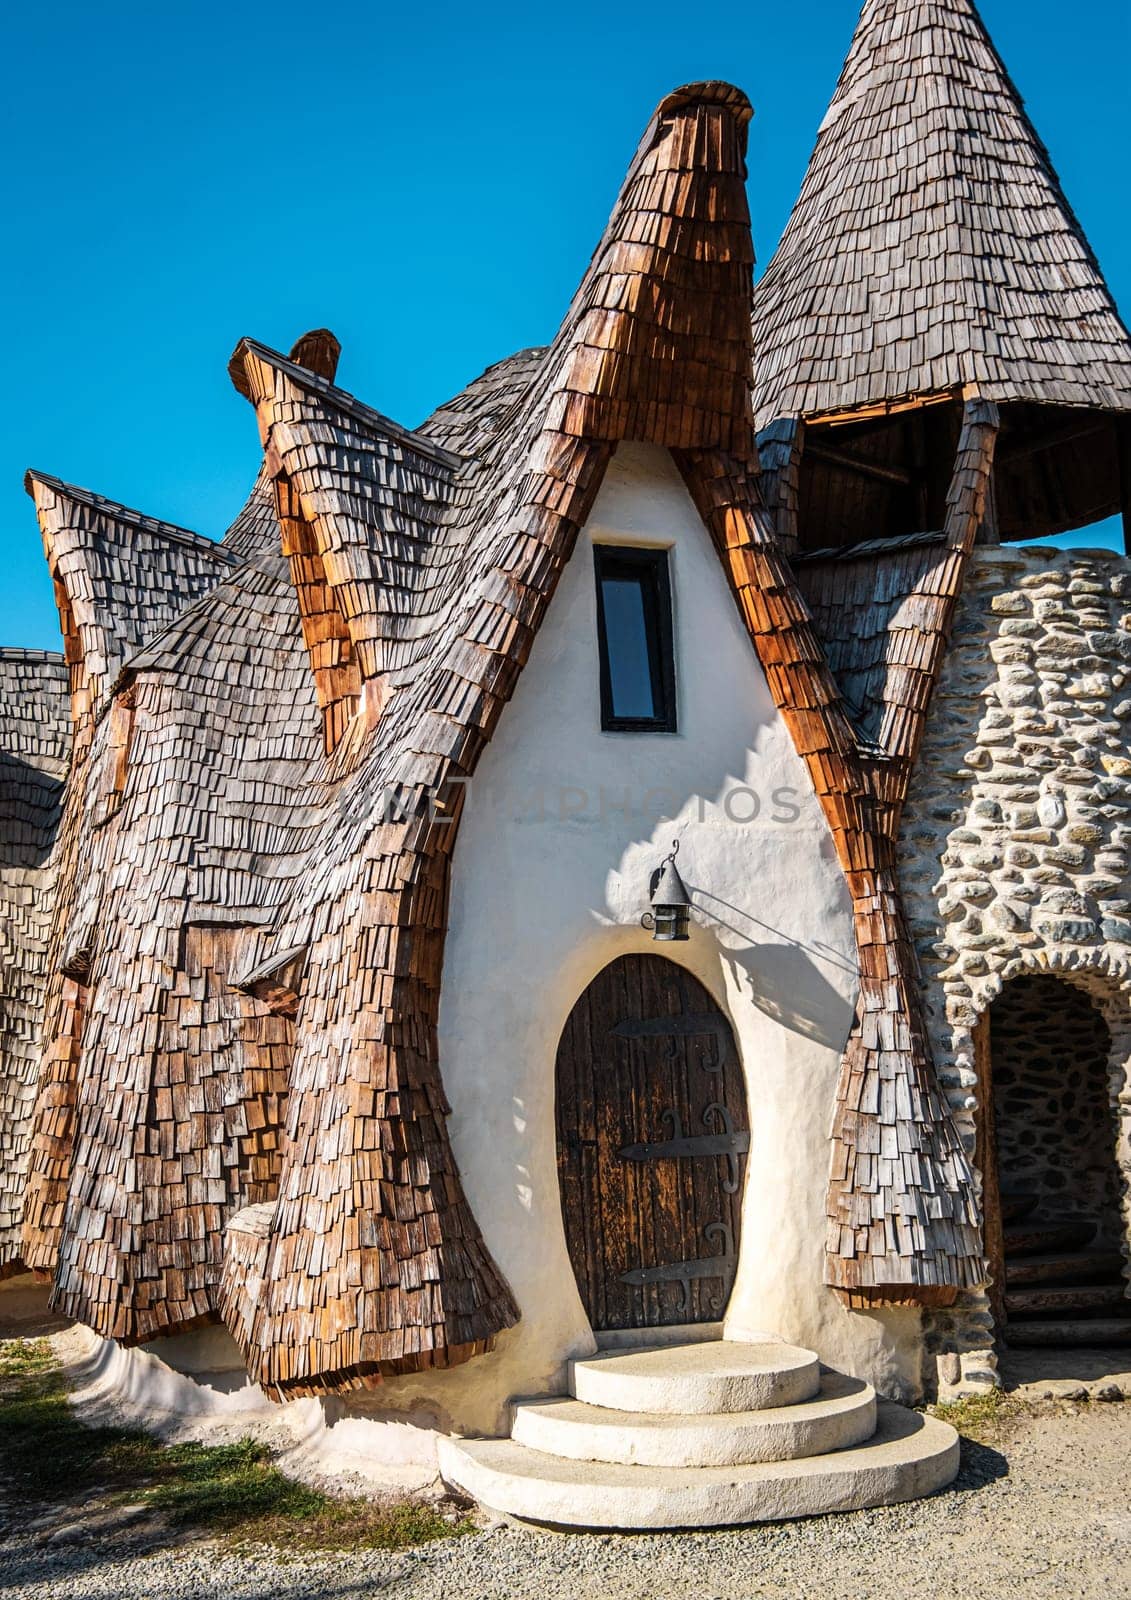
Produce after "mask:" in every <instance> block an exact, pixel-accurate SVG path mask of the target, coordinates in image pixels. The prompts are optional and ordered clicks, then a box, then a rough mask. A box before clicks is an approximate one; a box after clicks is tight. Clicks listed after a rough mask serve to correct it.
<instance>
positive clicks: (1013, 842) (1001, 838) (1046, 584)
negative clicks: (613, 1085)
mask: <svg viewBox="0 0 1131 1600" xmlns="http://www.w3.org/2000/svg"><path fill="white" fill-rule="evenodd" d="M1129 612H1131V561H1128V560H1125V559H1124V558H1122V557H1120V556H1116V555H1113V554H1112V553H1110V552H1108V551H1097V550H1057V549H1054V548H1051V547H1028V548H1025V547H1020V548H1019V547H1016V546H1002V547H987V548H984V549H980V550H979V551H978V552H977V553H976V556H975V560H974V563H973V567H972V571H971V574H970V578H969V580H968V583H967V588H966V592H965V595H964V597H963V600H962V603H961V607H960V610H959V614H958V617H957V621H956V626H955V631H954V635H953V639H952V644H951V649H950V653H949V656H948V659H947V662H946V666H945V668H944V672H943V675H942V678H941V681H940V684H939V687H938V690H937V692H936V696H935V700H934V703H933V706H932V714H931V721H930V725H929V727H928V730H927V734H926V738H925V740H924V744H923V750H922V754H921V757H920V761H919V766H918V771H917V774H916V777H915V781H914V783H913V786H912V792H911V796H910V798H909V801H908V805H907V810H906V814H905V818H904V824H903V834H902V839H901V859H902V872H903V881H904V888H905V892H906V895H907V907H908V913H909V915H910V917H911V922H912V928H913V931H914V934H915V938H916V943H917V948H918V951H919V958H920V962H921V966H922V973H923V979H924V983H925V985H926V987H927V997H928V1009H929V1022H930V1027H931V1033H932V1043H933V1047H934V1051H935V1060H936V1063H937V1066H938V1069H939V1074H940V1078H941V1081H942V1084H943V1086H944V1088H945V1090H946V1092H947V1095H948V1097H949V1100H950V1104H951V1107H952V1109H953V1111H954V1113H955V1116H956V1120H957V1122H958V1125H959V1128H960V1130H961V1132H962V1134H963V1137H964V1139H966V1141H967V1142H968V1145H969V1148H970V1149H971V1150H972V1149H973V1143H974V1113H975V1110H976V1099H975V1093H974V1091H975V1086H976V1081H977V1080H976V1075H975V1071H974V1057H973V1039H972V1030H973V1028H974V1026H975V1024H976V1022H977V1020H978V1018H979V1016H980V1015H981V1013H982V1012H983V1011H984V1010H985V1008H986V1007H987V1006H988V1005H989V1004H990V1002H991V1001H992V1000H993V999H994V998H995V997H996V996H997V995H998V994H999V993H1000V992H1001V989H1002V986H1003V984H1005V983H1007V982H1008V981H1009V980H1010V979H1012V978H1016V977H1019V976H1021V975H1023V974H1026V973H1057V974H1060V975H1061V976H1062V977H1063V978H1064V979H1065V980H1067V981H1068V982H1070V983H1073V984H1075V985H1077V986H1079V987H1081V988H1082V989H1084V990H1085V991H1086V992H1087V993H1088V994H1089V995H1090V996H1091V997H1092V998H1093V999H1094V1001H1095V1002H1096V1004H1097V1005H1098V1006H1099V1009H1100V1011H1101V1013H1102V1015H1103V1017H1104V1020H1105V1022H1106V1023H1107V1026H1108V1029H1109V1031H1110V1034H1111V1053H1110V1057H1109V1061H1108V1084H1107V1092H1108V1096H1109V1103H1110V1104H1111V1105H1112V1106H1113V1107H1114V1108H1115V1110H1116V1115H1117V1117H1118V1159H1119V1163H1120V1167H1121V1170H1122V1174H1123V1179H1122V1188H1123V1195H1122V1205H1123V1221H1124V1239H1125V1241H1126V1239H1127V1235H1128V1231H1129V1228H1128V1188H1129V1185H1131V1078H1129V1075H1128V1062H1129V1059H1131V749H1129V741H1131V632H1129V631H1128V630H1129V628H1131V615H1129V614H1128V613H1129ZM927 1335H928V1341H929V1345H930V1347H931V1348H933V1349H934V1350H935V1351H937V1352H940V1353H946V1354H948V1359H947V1360H945V1361H943V1362H942V1363H941V1364H940V1371H942V1372H943V1373H944V1374H945V1375H946V1376H947V1377H948V1379H949V1378H953V1377H954V1376H955V1375H956V1373H957V1371H958V1369H959V1367H960V1368H961V1376H962V1379H963V1381H964V1382H966V1383H968V1384H976V1383H978V1382H985V1383H988V1382H993V1381H995V1373H996V1364H995V1360H994V1356H993V1348H992V1347H993V1324H992V1318H991V1315H990V1311H989V1303H988V1300H987V1298H986V1296H985V1295H984V1294H982V1293H977V1294H971V1295H965V1296H963V1297H962V1299H961V1300H960V1302H959V1304H958V1305H957V1306H956V1307H955V1308H954V1310H953V1311H951V1312H945V1313H935V1314H933V1315H932V1316H931V1317H930V1318H929V1319H928V1327H927ZM956 1356H957V1357H960V1359H959V1360H956V1359H955V1357H956Z"/></svg>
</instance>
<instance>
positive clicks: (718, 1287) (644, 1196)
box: [555, 955, 749, 1330]
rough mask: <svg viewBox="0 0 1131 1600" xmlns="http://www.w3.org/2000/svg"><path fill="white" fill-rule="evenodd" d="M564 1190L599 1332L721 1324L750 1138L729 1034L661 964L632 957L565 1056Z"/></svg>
mask: <svg viewBox="0 0 1131 1600" xmlns="http://www.w3.org/2000/svg"><path fill="white" fill-rule="evenodd" d="M555 1080H556V1081H555V1088H556V1102H555V1103H556V1120H557V1145H558V1181H559V1187H560V1192H561V1202H562V1217H563V1221H564V1223H565V1233H566V1243H567V1245H568V1248H569V1255H570V1261H571V1263H572V1265H573V1270H574V1275H575V1277H576V1278H577V1286H578V1288H579V1290H580V1292H581V1298H582V1301H583V1303H584V1305H585V1309H586V1312H587V1314H588V1316H589V1321H590V1324H591V1326H592V1327H593V1328H594V1329H595V1330H605V1329H622V1328H650V1327H665V1326H673V1325H677V1324H681V1323H694V1322H714V1321H717V1320H718V1319H719V1318H720V1317H721V1316H722V1315H723V1312H724V1311H725V1309H726V1303H727V1299H728V1297H729V1295H730V1290H731V1285H732V1284H733V1282H734V1274H735V1268H736V1265H737V1262H738V1244H739V1230H740V1226H741V1206H742V1185H743V1178H744V1176H745V1168H746V1156H747V1152H748V1149H749V1132H748V1120H747V1107H746V1092H745V1086H744V1083H743V1077H742V1068H741V1065H740V1063H739V1059H738V1052H737V1050H736V1048H735V1042H734V1035H733V1033H732V1032H731V1027H730V1023H729V1021H728V1020H727V1018H726V1017H725V1016H724V1015H723V1013H722V1012H721V1011H720V1010H719V1008H718V1006H717V1005H716V1004H715V1002H714V1000H712V998H711V996H710V995H709V994H708V992H707V990H706V989H705V988H704V987H703V985H702V984H701V983H700V982H699V981H698V980H697V979H696V978H694V977H692V976H691V974H690V973H689V972H686V971H685V970H684V969H683V968H682V967H679V966H677V965H676V964H675V962H672V961H666V960H664V959H663V958H662V957H660V956H654V955H631V956H621V957H620V959H619V960H616V961H613V962H612V963H611V964H610V965H609V966H607V967H605V968H604V970H603V971H601V972H599V973H598V974H597V976H596V978H594V980H593V982H592V983H591V984H590V985H589V987H588V988H587V989H586V990H585V992H584V993H583V994H582V995H581V997H580V998H579V999H578V1001H577V1003H576V1005H575V1006H574V1008H573V1010H572V1011H571V1012H570V1014H569V1017H568V1018H567V1020H566V1024H565V1027H564V1029H563V1030H562V1035H561V1039H560V1040H559V1043H558V1053H557V1065H556V1073H555Z"/></svg>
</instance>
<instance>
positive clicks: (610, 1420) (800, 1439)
mask: <svg viewBox="0 0 1131 1600" xmlns="http://www.w3.org/2000/svg"><path fill="white" fill-rule="evenodd" d="M875 1427H876V1396H875V1391H874V1390H873V1389H872V1388H871V1387H870V1386H869V1385H868V1384H866V1383H864V1382H862V1381H861V1379H859V1378H846V1377H843V1376H842V1375H841V1374H840V1373H838V1372H826V1373H825V1374H824V1375H823V1376H822V1379H821V1388H820V1392H819V1394H818V1396H817V1398H816V1399H815V1400H802V1401H799V1402H798V1403H797V1404H795V1405H790V1406H775V1407H771V1408H769V1409H763V1410H761V1411H737V1412H736V1411H716V1412H706V1413H703V1414H701V1415H698V1416H677V1415H673V1414H672V1413H671V1412H652V1413H650V1414H649V1413H647V1412H640V1411H613V1410H610V1409H609V1408H608V1407H606V1406H590V1405H586V1404H585V1402H584V1401H582V1400H569V1399H566V1398H565V1397H560V1398H555V1399H552V1400H519V1401H517V1402H516V1404H515V1413H514V1426H513V1427H512V1428H511V1438H512V1439H516V1440H517V1441H518V1443H519V1444H523V1445H526V1446H527V1447H528V1448H529V1449H531V1450H541V1451H543V1452H544V1453H545V1454H546V1455H552V1456H564V1457H567V1458H568V1459H569V1460H571V1461H611V1462H617V1461H619V1462H622V1463H623V1464H624V1465H626V1466H628V1465H635V1466H645V1467H727V1466H735V1465H739V1464H743V1465H746V1464H749V1463H751V1462H754V1461H790V1460H795V1459H798V1458H800V1457H802V1456H816V1455H826V1454H828V1453H829V1452H831V1451H833V1450H844V1449H847V1448H849V1447H850V1446H852V1445H857V1444H862V1443H863V1442H864V1440H865V1439H870V1438H871V1437H872V1434H873V1433H874V1432H875Z"/></svg>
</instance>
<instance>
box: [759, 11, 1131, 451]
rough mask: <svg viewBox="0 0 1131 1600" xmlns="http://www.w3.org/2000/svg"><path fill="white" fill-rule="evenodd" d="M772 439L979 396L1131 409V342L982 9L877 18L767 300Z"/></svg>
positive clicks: (766, 415)
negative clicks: (789, 424)
mask: <svg viewBox="0 0 1131 1600" xmlns="http://www.w3.org/2000/svg"><path fill="white" fill-rule="evenodd" d="M755 343H756V351H757V353H756V386H755V407H756V412H757V420H758V426H759V428H764V427H766V426H767V425H768V424H770V423H771V422H773V421H775V420H777V419H780V418H783V417H796V416H804V415H814V414H820V413H823V412H837V411H843V410H849V409H854V408H857V407H865V406H874V405H878V404H881V403H883V402H885V401H892V400H898V399H902V398H904V397H909V396H915V395H927V394H938V393H940V392H943V391H947V390H952V389H956V388H957V387H959V386H961V385H964V384H971V385H976V386H977V388H978V390H979V391H980V393H981V394H982V395H983V396H984V397H986V398H988V399H993V400H997V401H1029V402H1037V403H1042V404H1052V405H1061V406H1089V407H1098V408H1102V409H1107V410H1118V411H1127V410H1131V341H1129V340H1128V335H1127V330H1126V329H1125V328H1124V326H1123V324H1122V322H1121V321H1120V318H1119V314H1118V312H1117V311H1116V308H1115V304H1114V302H1113V300H1112V297H1111V295H1110V293H1109V292H1108V289H1107V286H1106V284H1105V283H1104V280H1103V275H1102V274H1101V272H1100V268H1099V264H1098V263H1097V261H1096V258H1095V256H1094V255H1093V254H1092V251H1091V249H1090V248H1089V246H1088V243H1087V240H1086V239H1085V237H1084V234H1083V232H1082V230H1081V228H1080V224H1079V223H1078V222H1077V220H1076V218H1075V216H1074V215H1073V212H1072V209H1071V207H1070V206H1069V204H1068V201H1067V200H1066V199H1065V197H1064V194H1063V192H1062V190H1061V187H1060V183H1059V181H1058V179H1057V176H1056V174H1055V172H1054V171H1053V169H1052V165H1051V163H1050V161H1049V157H1048V153H1047V151H1046V150H1045V148H1044V146H1043V145H1042V143H1041V141H1040V139H1039V138H1038V136H1037V134H1036V132H1035V130H1034V128H1033V126H1032V124H1031V122H1030V121H1029V119H1028V117H1027V115H1026V114H1025V110H1024V108H1023V106H1022V103H1021V98H1020V96H1019V95H1018V93H1017V90H1016V88H1015V87H1014V85H1013V83H1012V82H1011V81H1010V78H1009V74H1008V73H1007V72H1006V70H1005V67H1004V66H1003V64H1002V62H1001V59H1000V58H999V56H998V54H997V52H996V50H995V49H994V47H993V45H992V44H991V43H990V39H989V36H988V35H987V33H986V30H985V27H984V25H983V23H982V21H981V18H980V17H979V16H978V13H977V11H976V10H975V8H974V5H973V4H972V3H971V0H866V4H865V6H864V10H863V13H862V15H861V18H860V22H859V24H858V26H857V29H856V34H855V37H854V38H853V41H852V46H851V48H850V50H849V53H848V59H847V60H846V62H845V65H844V69H843V71H842V72H841V76H840V82H839V83H838V84H837V88H836V93H835V94H834V95H833V99H832V104H831V105H830V107H829V110H828V113H827V115H826V117H825V120H824V122H823V123H822V125H821V129H820V132H819V133H818V136H817V146H816V149H815V150H814V152H813V156H812V159H811V161H810V163H809V170H808V172H807V174H806V177H805V182H804V184H803V186H802V190H801V194H800V197H799V199H798V201H797V205H796V206H795V208H794V211H793V215H792V217H791V218H790V221H789V225H788V227H787V228H786V231H785V234H784V235H783V237H782V240H781V243H780V245H779V246H778V249H777V252H776V254H775V255H774V258H773V260H772V261H771V263H770V265H769V267H768V268H767V270H766V273H765V275H764V276H763V278H762V279H761V281H760V283H759V284H758V286H757V289H756V292H755Z"/></svg>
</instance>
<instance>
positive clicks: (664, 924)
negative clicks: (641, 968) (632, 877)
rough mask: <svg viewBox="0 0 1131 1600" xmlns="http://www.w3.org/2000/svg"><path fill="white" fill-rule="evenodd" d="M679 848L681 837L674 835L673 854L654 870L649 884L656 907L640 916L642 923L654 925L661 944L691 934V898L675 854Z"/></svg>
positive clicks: (645, 926)
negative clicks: (677, 837) (689, 927)
mask: <svg viewBox="0 0 1131 1600" xmlns="http://www.w3.org/2000/svg"><path fill="white" fill-rule="evenodd" d="M678 852H679V840H678V839H673V840H672V848H671V854H670V855H667V856H665V857H664V859H663V861H662V862H661V863H660V865H659V866H658V867H657V868H656V870H655V872H653V874H652V880H651V882H650V884H649V886H648V888H649V896H650V898H651V901H652V909H651V911H646V912H645V913H644V915H643V916H642V917H641V919H640V925H641V927H644V928H651V930H652V938H653V939H654V940H655V941H656V942H657V944H670V943H672V942H673V941H675V940H677V939H680V940H682V939H686V938H687V924H688V921H689V919H690V917H691V899H690V897H689V895H688V893H687V887H686V885H685V884H684V881H683V879H682V878H681V877H680V875H679V873H678V872H677V870H676V864H675V858H676V855H677V854H678Z"/></svg>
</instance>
